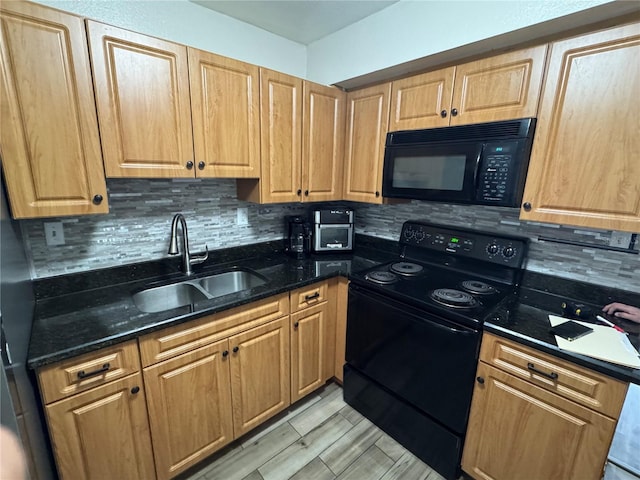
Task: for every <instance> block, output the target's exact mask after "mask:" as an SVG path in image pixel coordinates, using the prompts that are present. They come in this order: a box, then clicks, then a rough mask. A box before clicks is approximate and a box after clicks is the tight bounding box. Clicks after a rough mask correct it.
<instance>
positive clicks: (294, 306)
mask: <svg viewBox="0 0 640 480" xmlns="http://www.w3.org/2000/svg"><path fill="white" fill-rule="evenodd" d="M327 286H328V282H327V281H324V282H318V283H314V284H313V285H307V286H306V287H301V288H298V289H297V290H292V291H291V292H290V294H291V313H293V312H297V311H299V310H302V309H303V308H307V307H312V306H314V305H318V304H319V303H322V302H324V301H326V300H327Z"/></svg>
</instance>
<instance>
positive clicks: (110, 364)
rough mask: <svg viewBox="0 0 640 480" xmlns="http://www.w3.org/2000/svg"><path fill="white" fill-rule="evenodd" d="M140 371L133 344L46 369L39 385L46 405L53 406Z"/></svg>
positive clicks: (136, 347) (129, 343) (39, 377)
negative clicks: (55, 403) (72, 396)
mask: <svg viewBox="0 0 640 480" xmlns="http://www.w3.org/2000/svg"><path fill="white" fill-rule="evenodd" d="M138 371H140V356H139V354H138V345H137V344H136V341H135V340H131V341H129V342H126V343H122V344H119V345H114V346H112V347H107V348H103V349H101V350H98V351H95V352H91V353H87V354H84V355H80V356H78V357H73V358H70V359H69V360H64V361H62V362H58V363H54V364H53V365H49V366H46V367H43V368H41V369H39V370H38V382H39V383H40V390H41V392H42V398H43V399H44V403H51V402H55V401H56V400H60V399H62V398H65V397H69V396H71V395H75V394H76V393H78V392H83V391H85V390H88V389H90V388H93V387H97V386H98V385H103V384H105V383H107V382H111V381H112V380H116V379H118V378H122V377H125V376H127V375H131V374H132V373H136V372H138Z"/></svg>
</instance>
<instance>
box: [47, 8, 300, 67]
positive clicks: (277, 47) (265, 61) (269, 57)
mask: <svg viewBox="0 0 640 480" xmlns="http://www.w3.org/2000/svg"><path fill="white" fill-rule="evenodd" d="M35 1H37V3H41V4H44V5H48V6H50V7H53V8H57V9H59V10H65V11H68V12H72V13H75V14H77V15H81V16H83V17H86V18H91V19H93V20H98V21H101V22H104V23H108V24H110V25H115V26H117V27H121V28H126V29H128V30H133V31H135V32H139V33H144V34H147V35H152V36H155V37H159V38H163V39H166V40H171V41H174V42H176V43H182V44H184V45H189V46H192V47H197V48H201V49H203V50H208V51H210V52H214V53H218V54H220V55H225V56H227V57H232V58H236V59H238V60H243V61H245V62H249V63H252V64H254V65H261V66H265V67H268V68H271V69H274V70H277V71H279V72H284V73H288V74H291V75H295V76H297V77H303V78H304V77H305V76H306V60H307V56H306V48H305V46H304V45H301V44H299V43H296V42H292V41H290V40H287V39H286V38H283V37H279V36H278V35H274V34H272V33H269V32H267V31H266V30H262V29H260V28H256V27H254V26H252V25H249V24H248V23H244V22H240V21H238V20H235V19H233V18H231V17H228V16H226V15H222V14H219V13H217V12H214V11H212V10H209V9H207V8H204V7H201V6H200V5H197V4H195V3H191V2H188V1H187V0H162V1H158V0H156V1H138V0H109V1H97V0H84V1H62V0H35Z"/></svg>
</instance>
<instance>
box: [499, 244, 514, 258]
mask: <svg viewBox="0 0 640 480" xmlns="http://www.w3.org/2000/svg"><path fill="white" fill-rule="evenodd" d="M515 254H516V249H515V248H513V247H512V246H511V245H509V246H508V247H504V248H503V249H502V256H503V257H504V258H511V257H513V256H514V255H515Z"/></svg>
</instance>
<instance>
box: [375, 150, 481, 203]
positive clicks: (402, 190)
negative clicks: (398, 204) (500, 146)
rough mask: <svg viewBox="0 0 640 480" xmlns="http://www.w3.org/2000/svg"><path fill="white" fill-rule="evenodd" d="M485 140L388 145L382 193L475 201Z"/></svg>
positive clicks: (413, 197) (419, 198)
mask: <svg viewBox="0 0 640 480" xmlns="http://www.w3.org/2000/svg"><path fill="white" fill-rule="evenodd" d="M482 146H483V145H482V143H481V142H480V143H478V142H460V143H449V144H446V143H441V144H428V143H427V144H422V145H416V144H414V145H387V147H386V149H385V154H384V170H383V174H382V196H384V197H391V198H412V199H417V200H434V201H450V202H459V203H472V202H473V201H474V200H475V197H476V179H477V175H478V167H479V162H480V157H481V155H482Z"/></svg>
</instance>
